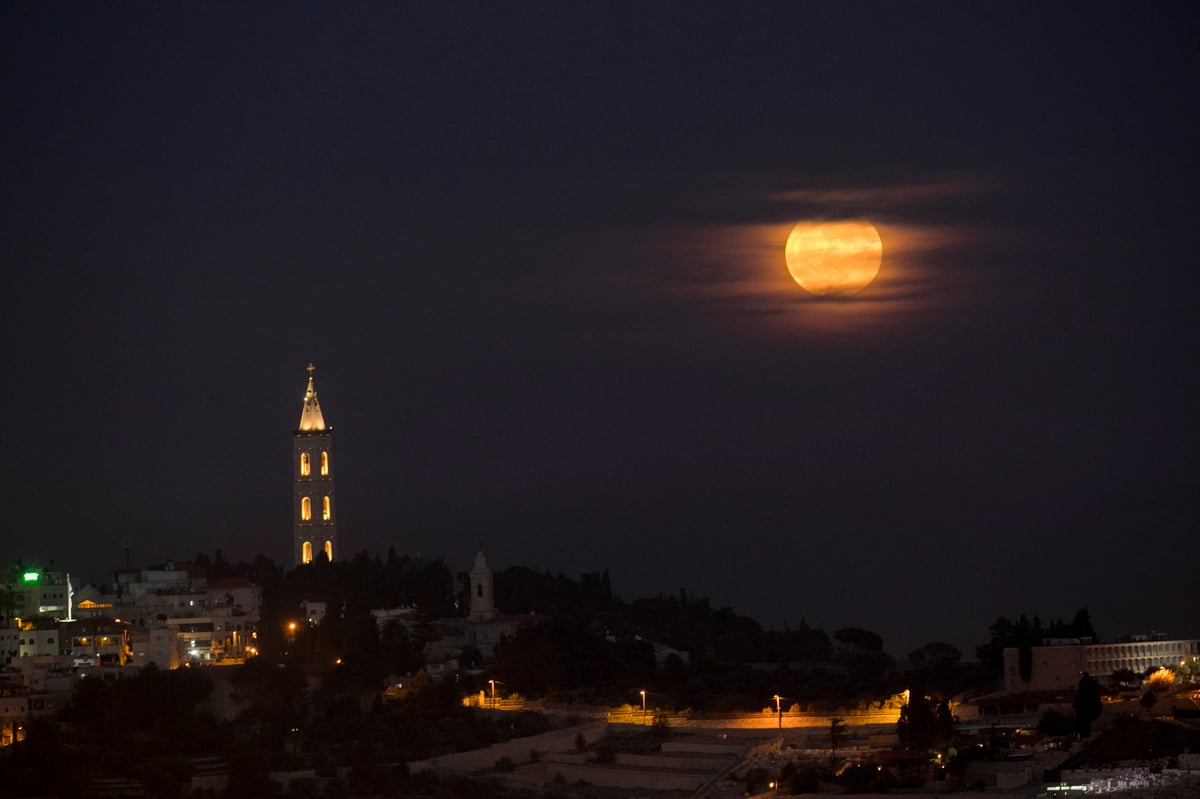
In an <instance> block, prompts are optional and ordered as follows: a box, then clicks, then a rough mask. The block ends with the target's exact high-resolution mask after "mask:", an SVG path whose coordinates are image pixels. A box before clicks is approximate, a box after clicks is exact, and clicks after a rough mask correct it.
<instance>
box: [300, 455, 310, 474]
mask: <svg viewBox="0 0 1200 799" xmlns="http://www.w3.org/2000/svg"><path fill="white" fill-rule="evenodd" d="M308 472H309V464H308V453H307V452H301V453H300V476H301V477H308Z"/></svg>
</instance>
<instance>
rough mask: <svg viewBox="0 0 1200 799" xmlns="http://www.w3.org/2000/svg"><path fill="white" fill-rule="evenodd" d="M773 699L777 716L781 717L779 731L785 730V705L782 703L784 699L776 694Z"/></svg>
mask: <svg viewBox="0 0 1200 799" xmlns="http://www.w3.org/2000/svg"><path fill="white" fill-rule="evenodd" d="M771 698H772V699H774V700H775V715H776V716H778V717H779V729H781V730H782V729H783V705H782V704H781V703H782V702H783V699H784V697H782V696H780V695H779V694H775V695H774V696H773V697H771Z"/></svg>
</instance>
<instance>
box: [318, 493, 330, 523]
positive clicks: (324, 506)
mask: <svg viewBox="0 0 1200 799" xmlns="http://www.w3.org/2000/svg"><path fill="white" fill-rule="evenodd" d="M321 518H322V519H324V520H325V521H329V520H330V519H332V518H333V510H332V509H331V508H330V507H329V497H325V498H323V499H322V500H321Z"/></svg>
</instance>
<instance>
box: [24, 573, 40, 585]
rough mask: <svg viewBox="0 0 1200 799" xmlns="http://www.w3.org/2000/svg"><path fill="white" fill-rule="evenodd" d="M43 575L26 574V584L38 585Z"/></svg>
mask: <svg viewBox="0 0 1200 799" xmlns="http://www.w3.org/2000/svg"><path fill="white" fill-rule="evenodd" d="M40 576H41V575H40V574H38V573H37V572H25V582H27V583H36V582H37V581H38V577H40Z"/></svg>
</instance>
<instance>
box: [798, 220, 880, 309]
mask: <svg viewBox="0 0 1200 799" xmlns="http://www.w3.org/2000/svg"><path fill="white" fill-rule="evenodd" d="M784 257H785V258H786V259H787V268H788V272H790V273H791V275H792V280H794V281H796V283H797V284H799V286H800V288H802V289H804V290H805V291H807V292H808V293H810V294H817V295H821V296H833V297H839V296H841V297H846V296H849V295H851V294H856V293H858V292H859V291H862V290H863V289H864V288H866V287H867V286H868V285H870V283H871V281H872V280H874V279H875V276H876V275H877V274H879V265H880V264H881V263H882V262H883V242H882V241H880V239H879V231H877V230H876V229H875V226H874V225H872V224H871V223H870V222H862V221H859V222H801V223H800V224H798V225H796V226H795V227H794V228H792V232H791V233H790V234H789V235H788V239H787V247H786V249H785V252H784Z"/></svg>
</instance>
